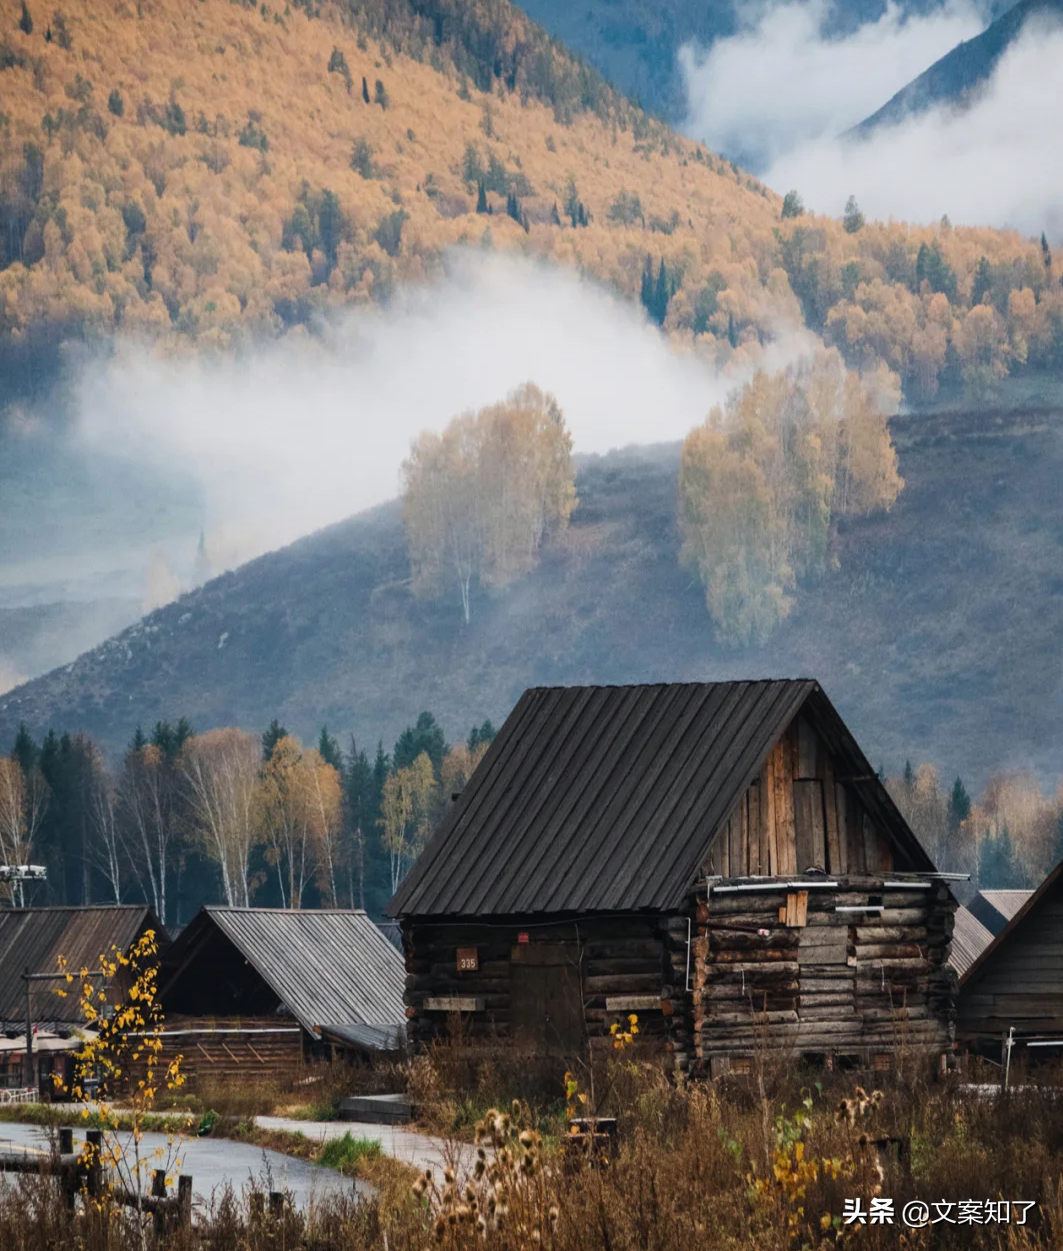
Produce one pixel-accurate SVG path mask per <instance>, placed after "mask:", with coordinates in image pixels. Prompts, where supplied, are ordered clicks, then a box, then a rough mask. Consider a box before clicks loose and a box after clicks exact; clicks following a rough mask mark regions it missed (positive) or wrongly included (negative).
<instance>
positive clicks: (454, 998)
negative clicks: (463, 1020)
mask: <svg viewBox="0 0 1063 1251" xmlns="http://www.w3.org/2000/svg"><path fill="white" fill-rule="evenodd" d="M421 1006H422V1007H423V1008H424V1010H425V1011H426V1012H483V1010H484V1001H483V1000H482V999H480V998H478V997H473V996H471V995H449V996H446V997H440V998H434V999H426V1000H425V1001H424V1003H423V1004H422V1005H421Z"/></svg>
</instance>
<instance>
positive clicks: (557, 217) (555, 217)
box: [550, 200, 561, 226]
mask: <svg viewBox="0 0 1063 1251" xmlns="http://www.w3.org/2000/svg"><path fill="white" fill-rule="evenodd" d="M550 222H551V224H552V225H554V226H560V225H561V214H560V213H559V212H558V211H557V201H556V200H555V201H554V207H553V208H552V209H551V210H550Z"/></svg>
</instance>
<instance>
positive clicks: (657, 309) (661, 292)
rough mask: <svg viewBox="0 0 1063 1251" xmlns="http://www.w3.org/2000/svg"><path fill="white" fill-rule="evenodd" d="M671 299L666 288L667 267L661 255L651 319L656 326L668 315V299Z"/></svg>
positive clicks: (662, 322)
mask: <svg viewBox="0 0 1063 1251" xmlns="http://www.w3.org/2000/svg"><path fill="white" fill-rule="evenodd" d="M670 299H671V292H670V291H669V290H668V269H667V266H666V265H665V263H664V257H663V256H662V257H661V267H660V269H658V271H657V286H656V288H655V289H654V292H653V320H654V321H655V322H656V323H657V325H658V326H663V325H664V319H665V318H666V317H667V316H668V301H669V300H670Z"/></svg>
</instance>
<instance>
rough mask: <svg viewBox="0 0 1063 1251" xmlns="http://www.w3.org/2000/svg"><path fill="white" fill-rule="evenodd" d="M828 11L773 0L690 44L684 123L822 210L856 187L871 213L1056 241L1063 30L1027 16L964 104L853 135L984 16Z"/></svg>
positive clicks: (811, 3) (812, 2) (968, 8)
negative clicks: (844, 31)
mask: <svg viewBox="0 0 1063 1251" xmlns="http://www.w3.org/2000/svg"><path fill="white" fill-rule="evenodd" d="M824 12H825V10H824V7H823V5H822V4H821V3H820V2H819V0H802V2H799V3H793V4H786V5H776V6H773V7H769V8H768V9H766V10H761V11H759V12H758V13H757V14H755V15H754V14H751V15H750V17H749V20H748V21H747V22H746V24H745V25H744V27H743V29H741V30H740V31H739V33H738V34H736V35H735V36H733V37H731V38H728V39H723V40H720V41H718V42H717V43H715V44H714V45H713V46H712V48H711V49H710V50H709V51H708V52H704V51H701V50H698V49H697V48H694V47H691V46H688V47H686V48H684V49H683V50H682V52H681V55H680V62H681V66H682V69H683V72H684V75H685V82H686V87H687V99H688V110H687V118H686V122H685V124H684V129H686V130H687V131H688V133H690V134H692V135H694V136H696V137H697V138H699V139H702V140H703V141H704V142H706V143H707V144H708V145H709V146H710V147H713V148H716V149H720V150H723V151H724V152H741V153H743V154H744V155H745V159H746V161H747V163H748V164H749V166H750V167H751V168H752V169H753V170H754V171H755V172H756V173H758V174H759V175H760V176H761V177H762V178H763V179H764V181H765V182H766V183H767V184H768V185H769V186H771V187H773V188H775V190H777V191H779V192H780V193H783V192H786V191H789V190H791V189H794V190H797V191H798V192H799V193H800V195H801V196H802V198H803V200H804V202H805V204H806V205H807V206H808V207H809V208H812V209H814V210H816V211H817V212H823V213H830V214H833V215H835V216H837V215H840V213H841V211H842V208H843V206H844V204H845V201H846V200H847V198H848V197H849V196H850V195H855V196H856V198H857V201H858V202H859V204H860V207H861V208H862V210H863V211H864V213H865V214H866V215H867V216H868V217H878V218H882V219H888V218H890V217H893V218H901V219H905V220H908V221H919V222H935V221H938V220H940V218H941V217H942V216H943V215H945V214H947V215H948V217H949V218H950V220H951V221H952V222H953V223H954V224H957V225H958V224H966V225H994V226H1012V227H1015V228H1017V229H1019V230H1021V231H1023V232H1024V233H1027V234H1034V235H1037V234H1040V232H1041V231H1042V230H1046V231H1047V232H1048V234H1049V237H1050V238H1053V239H1059V238H1063V181H1061V180H1060V178H1059V175H1058V170H1059V168H1060V166H1061V164H1063V130H1061V128H1060V127H1059V126H1058V124H1057V118H1058V111H1059V99H1060V96H1059V66H1060V65H1063V29H1060V28H1059V27H1057V28H1055V30H1054V31H1051V32H1047V31H1046V30H1045V29H1044V28H1043V27H1041V26H1040V25H1039V24H1038V23H1037V22H1036V21H1034V22H1031V23H1029V24H1028V26H1027V28H1026V30H1025V31H1024V32H1023V35H1022V36H1021V37H1020V39H1019V40H1018V41H1016V43H1015V44H1014V45H1013V46H1012V47H1011V48H1010V49H1009V50H1008V51H1007V52H1006V53H1005V54H1004V56H1003V57H1002V58H1001V60H1000V62H999V63H998V66H997V69H996V72H995V73H994V75H993V78H992V80H991V82H990V83H989V84H988V87H987V89H986V90H985V91H984V92H983V93H982V94H981V96H980V97H979V98H978V99H977V101H975V102H974V103H973V105H972V106H971V107H970V108H968V109H966V110H964V111H960V112H955V111H951V110H945V109H939V110H935V111H933V112H931V113H929V114H926V115H924V116H922V117H915V118H911V119H909V120H908V121H907V122H905V123H903V124H901V125H899V126H894V127H887V128H881V129H880V130H878V131H877V132H876V133H875V135H874V136H873V137H872V138H871V139H870V140H866V141H859V142H848V141H845V140H842V139H841V138H840V136H841V135H842V134H843V133H844V132H845V131H846V130H848V129H849V128H850V127H851V126H853V125H855V124H856V123H857V122H860V121H862V120H863V119H864V118H865V117H867V116H869V115H870V114H871V113H874V112H875V111H876V110H877V109H878V108H880V107H881V106H882V105H883V104H885V103H886V101H887V100H888V99H889V98H890V97H891V96H892V95H894V94H895V93H896V92H897V91H898V90H899V89H900V88H901V87H903V86H905V85H906V84H907V83H908V82H909V81H910V80H911V79H912V78H915V77H917V76H918V75H919V74H920V73H921V72H922V71H923V70H924V69H927V68H928V67H929V66H930V65H931V64H933V62H934V61H936V60H938V59H939V58H940V57H941V56H942V55H944V53H946V52H948V51H949V50H950V49H951V48H952V47H954V46H955V45H956V44H957V43H959V42H961V41H962V40H964V39H969V38H971V37H972V36H973V35H975V34H977V33H978V32H979V31H980V30H982V29H983V28H984V26H985V21H984V20H983V18H982V17H981V16H980V14H979V12H978V11H977V9H976V8H975V7H974V6H973V5H970V4H961V5H948V6H946V7H945V8H943V9H941V10H939V11H938V12H936V13H933V14H930V15H928V16H923V17H918V16H913V17H911V18H908V19H907V20H905V19H903V18H902V16H901V14H900V12H899V10H897V9H896V8H895V7H890V8H889V9H887V11H886V12H885V14H884V15H883V16H882V17H881V18H880V19H879V20H878V21H876V22H873V23H868V24H866V25H865V26H863V27H861V28H860V29H859V30H857V31H856V32H855V33H853V34H850V35H848V36H846V37H844V38H838V39H828V38H825V37H823V36H822V35H821V33H820V29H821V23H822V20H823V17H824Z"/></svg>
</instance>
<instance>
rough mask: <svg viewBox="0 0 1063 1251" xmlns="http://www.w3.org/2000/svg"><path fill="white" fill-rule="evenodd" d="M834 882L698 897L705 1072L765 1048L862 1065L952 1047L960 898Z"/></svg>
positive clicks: (696, 954) (698, 1010) (696, 978)
mask: <svg viewBox="0 0 1063 1251" xmlns="http://www.w3.org/2000/svg"><path fill="white" fill-rule="evenodd" d="M833 880H834V881H836V882H837V885H836V886H831V887H829V888H826V889H824V888H823V887H819V886H817V885H816V884H815V882H814V881H813V880H809V882H808V884H807V889H801V888H800V885H801V884H788V883H786V882H770V881H768V882H765V881H761V882H759V883H754V882H747V883H746V884H748V885H752V886H754V887H755V889H753V890H749V891H745V890H743V891H736V892H727V891H720V892H719V893H716V892H715V891H714V890H713V889H712V888H711V887H706V888H703V889H702V890H701V892H700V893H699V894H698V895H697V896H696V898H695V908H696V913H695V916H696V926H695V929H696V937H695V940H694V943H693V961H694V974H693V995H692V1003H691V1008H692V1017H693V1029H692V1033H693V1065H692V1067H693V1069H694V1070H695V1071H696V1072H704V1073H715V1072H717V1071H724V1070H725V1069H726V1068H727V1064H726V1063H725V1062H724V1061H725V1058H726V1059H730V1058H732V1057H749V1056H751V1055H753V1054H754V1053H755V1052H756V1050H757V1049H758V1048H766V1049H768V1050H773V1051H779V1050H789V1051H792V1052H794V1053H795V1054H806V1055H808V1054H815V1055H823V1056H837V1057H841V1056H849V1057H852V1058H853V1059H854V1060H856V1061H859V1062H861V1063H867V1062H869V1061H870V1060H873V1059H874V1057H875V1056H876V1055H884V1056H888V1055H890V1054H892V1053H895V1052H896V1051H898V1050H899V1049H901V1048H919V1049H932V1050H935V1051H939V1052H944V1051H946V1050H949V1049H950V1048H951V1045H952V1039H953V1028H954V1018H955V976H954V974H953V972H952V970H951V969H950V968H949V966H948V964H947V958H948V949H949V941H950V939H951V934H952V914H953V911H954V909H955V902H954V900H953V899H952V896H951V895H950V894H949V892H948V891H947V890H946V889H945V888H944V887H943V886H940V885H938V884H931V885H930V887H929V889H917V888H915V887H914V885H913V886H912V887H910V888H906V887H903V886H900V887H888V886H886V884H885V882H886V879H885V878H883V877H877V878H868V877H851V876H850V877H845V878H842V877H838V878H835V879H833ZM737 884H740V883H738V882H736V881H734V880H732V881H731V882H729V883H727V884H726V885H737ZM847 909H853V910H854V911H847ZM864 909H867V911H864ZM871 909H874V910H873V911H872V910H871Z"/></svg>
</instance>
